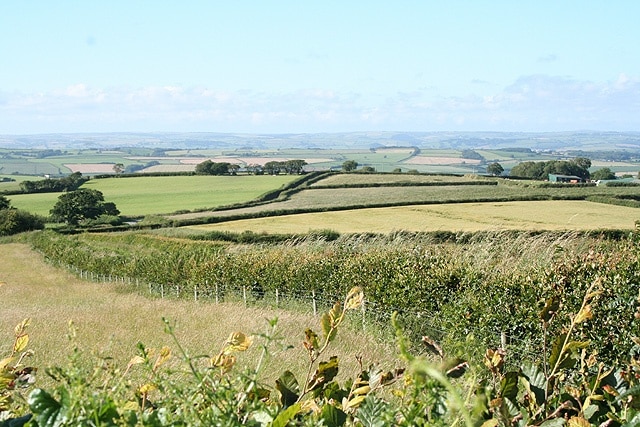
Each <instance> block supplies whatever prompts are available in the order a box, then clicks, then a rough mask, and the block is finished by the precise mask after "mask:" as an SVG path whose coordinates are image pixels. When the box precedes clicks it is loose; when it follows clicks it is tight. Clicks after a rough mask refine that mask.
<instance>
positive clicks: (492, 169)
mask: <svg viewBox="0 0 640 427" xmlns="http://www.w3.org/2000/svg"><path fill="white" fill-rule="evenodd" d="M502 172H504V168H503V167H502V165H501V164H500V163H498V162H495V163H491V164H490V165H489V166H487V173H488V174H491V175H493V176H498V175H502Z"/></svg>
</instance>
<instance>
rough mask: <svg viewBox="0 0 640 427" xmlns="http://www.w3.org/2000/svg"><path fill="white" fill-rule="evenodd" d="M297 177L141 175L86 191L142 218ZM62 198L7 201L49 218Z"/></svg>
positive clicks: (224, 200)
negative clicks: (92, 191)
mask: <svg viewBox="0 0 640 427" xmlns="http://www.w3.org/2000/svg"><path fill="white" fill-rule="evenodd" d="M296 178H297V176H295V175H280V176H265V175H258V176H253V175H251V176H248V175H244V176H154V177H149V176H142V177H136V178H108V179H92V180H89V181H88V182H86V183H85V184H84V185H83V188H91V189H95V190H99V191H101V192H102V193H103V194H104V197H105V200H106V201H109V202H114V203H115V204H116V206H117V207H118V209H119V210H120V212H121V213H122V215H126V216H143V215H150V214H166V213H171V212H175V211H178V210H193V209H206V208H215V207H218V206H225V205H231V204H234V203H241V202H247V201H250V200H252V199H255V198H256V197H258V196H260V195H262V194H264V193H265V192H267V191H270V190H274V189H277V188H280V187H281V186H283V185H285V184H287V183H289V182H291V181H292V180H294V179H296ZM59 195H60V194H59V193H41V194H20V195H14V196H10V197H8V198H9V199H10V201H11V204H12V205H13V206H15V207H17V208H19V209H24V210H26V211H29V212H32V213H35V214H39V215H45V216H46V215H48V214H49V210H50V209H51V208H53V206H54V205H55V203H56V201H57V199H58V196H59Z"/></svg>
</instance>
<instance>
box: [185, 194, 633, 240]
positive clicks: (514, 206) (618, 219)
mask: <svg viewBox="0 0 640 427" xmlns="http://www.w3.org/2000/svg"><path fill="white" fill-rule="evenodd" d="M638 219H640V210H638V209H635V208H628V207H623V206H611V205H605V204H601V203H592V202H586V201H556V200H554V201H537V202H502V203H456V204H439V205H421V206H418V205H417V206H401V207H390V208H372V209H359V210H351V211H336V212H320V213H308V214H297V215H287V216H280V217H271V218H257V219H247V220H238V221H230V222H223V223H218V224H207V225H198V226H192V227H189V228H190V229H195V230H209V231H210V230H220V231H232V232H243V231H247V230H249V231H253V232H255V233H262V232H265V233H305V232H308V231H310V230H322V229H331V230H335V231H337V232H339V233H366V232H374V233H390V232H392V231H400V230H405V231H416V232H418V231H443V230H444V231H466V232H472V231H481V230H504V229H510V230H593V229H633V228H634V222H635V221H636V220H638Z"/></svg>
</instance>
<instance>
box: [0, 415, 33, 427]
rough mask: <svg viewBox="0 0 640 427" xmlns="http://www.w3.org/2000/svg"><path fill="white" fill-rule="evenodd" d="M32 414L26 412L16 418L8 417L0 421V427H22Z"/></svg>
mask: <svg viewBox="0 0 640 427" xmlns="http://www.w3.org/2000/svg"><path fill="white" fill-rule="evenodd" d="M31 417H32V415H31V414H27V415H24V416H22V417H18V418H10V419H8V420H4V421H2V422H0V427H22V426H24V425H25V424H26V423H27V422H29V420H30V419H31Z"/></svg>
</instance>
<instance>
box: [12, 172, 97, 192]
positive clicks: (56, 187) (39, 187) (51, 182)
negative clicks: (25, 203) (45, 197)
mask: <svg viewBox="0 0 640 427" xmlns="http://www.w3.org/2000/svg"><path fill="white" fill-rule="evenodd" d="M88 179H89V178H86V177H83V176H82V174H81V173H80V172H74V173H72V174H71V175H69V176H65V177H63V178H53V179H49V178H48V179H41V180H38V181H23V182H21V183H20V189H21V190H22V192H23V193H58V192H60V191H73V190H77V189H78V188H79V187H80V186H81V185H82V184H84V183H85V182H86V181H87V180H88Z"/></svg>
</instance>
